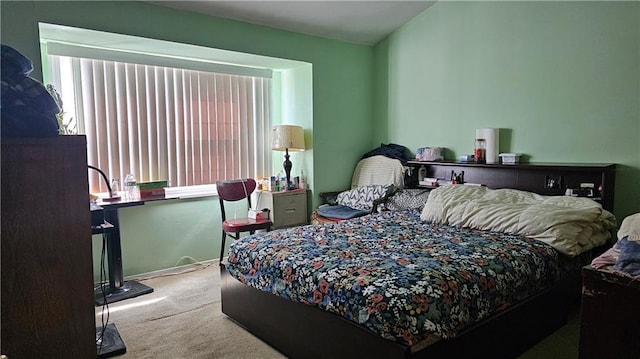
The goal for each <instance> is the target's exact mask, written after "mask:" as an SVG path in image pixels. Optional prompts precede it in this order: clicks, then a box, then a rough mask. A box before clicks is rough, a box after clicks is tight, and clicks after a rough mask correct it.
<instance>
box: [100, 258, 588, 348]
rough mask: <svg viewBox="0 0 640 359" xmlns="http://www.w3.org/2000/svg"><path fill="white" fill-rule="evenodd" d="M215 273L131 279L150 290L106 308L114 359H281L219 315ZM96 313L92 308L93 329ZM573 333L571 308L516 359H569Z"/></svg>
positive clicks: (187, 270) (200, 268) (207, 268)
mask: <svg viewBox="0 0 640 359" xmlns="http://www.w3.org/2000/svg"><path fill="white" fill-rule="evenodd" d="M219 270H220V268H219V266H218V264H217V263H212V264H200V265H190V266H184V267H178V268H176V269H174V270H173V271H171V272H162V273H155V274H150V275H149V276H148V277H137V278H135V279H136V280H139V281H140V282H142V283H144V284H146V285H148V286H150V287H152V288H154V292H153V293H150V294H146V295H143V296H140V297H137V298H131V299H127V300H124V301H120V302H116V303H112V304H110V305H109V311H108V312H109V321H108V322H109V323H113V324H115V326H116V328H117V329H118V332H119V333H120V336H121V337H122V339H123V341H124V343H125V345H126V348H127V351H126V353H125V354H122V355H119V356H117V358H123V359H128V358H135V359H146V358H153V359H163V358H172V359H175V358H190V359H191V358H193V359H200V358H202V359H205V358H206V359H213V358H229V359H244V358H247V359H250V358H261V359H262V358H264V359H271V358H284V356H283V355H282V354H280V353H279V352H278V351H276V350H275V349H273V348H271V347H270V346H269V345H267V344H265V343H264V342H262V341H260V340H259V339H258V338H256V337H254V336H253V335H251V334H250V333H248V332H247V331H245V330H244V329H242V328H241V327H240V326H238V325H237V324H235V323H234V322H233V321H232V320H230V319H229V318H227V317H226V316H225V315H224V314H223V313H222V312H221V307H220V271H219ZM102 309H103V308H102V307H96V326H100V325H101V323H102V322H103V315H102V312H103V310H102ZM578 334H579V312H578V310H577V309H576V310H575V311H573V312H572V313H571V316H570V318H569V323H567V325H565V326H564V327H562V328H560V329H559V330H558V331H556V332H555V333H554V334H552V335H551V336H549V337H547V338H546V339H545V340H543V341H542V342H540V343H539V344H537V345H536V346H534V347H533V348H531V349H530V350H529V351H527V352H526V353H524V354H523V355H521V356H520V357H518V359H536V358H541V359H542V358H544V359H575V358H577V357H578Z"/></svg>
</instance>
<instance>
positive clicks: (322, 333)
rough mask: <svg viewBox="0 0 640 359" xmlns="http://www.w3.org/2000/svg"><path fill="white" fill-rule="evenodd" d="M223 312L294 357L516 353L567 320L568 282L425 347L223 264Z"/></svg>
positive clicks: (496, 355)
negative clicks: (283, 293)
mask: <svg viewBox="0 0 640 359" xmlns="http://www.w3.org/2000/svg"><path fill="white" fill-rule="evenodd" d="M220 277H221V290H222V312H223V313H225V314H226V315H227V316H229V318H231V319H232V320H234V321H235V322H236V323H238V324H239V325H241V326H242V327H244V328H245V329H247V330H248V331H249V332H251V333H252V334H254V335H255V336H257V337H258V338H260V339H262V340H263V341H265V342H266V343H268V344H269V345H271V346H272V347H274V348H275V349H277V350H279V351H280V352H281V353H283V354H284V355H286V356H287V357H290V358H305V359H306V358H385V359H389V358H425V359H426V358H430V359H432V358H463V357H478V356H479V355H480V356H484V357H487V356H488V357H491V358H513V357H516V356H517V355H518V354H521V353H522V352H524V351H526V350H527V349H528V348H530V347H531V346H533V345H534V344H535V343H537V342H539V341H540V340H542V339H543V338H545V337H546V336H548V335H549V334H551V333H552V332H553V331H555V330H556V329H558V328H560V327H561V326H562V325H564V324H565V323H566V321H567V313H568V304H569V302H568V300H567V295H566V291H565V290H563V285H562V284H559V285H558V286H557V287H556V288H553V289H552V290H548V291H545V292H543V293H540V294H539V295H536V296H534V297H532V298H530V299H529V300H527V301H525V302H523V303H521V304H519V305H516V306H513V307H512V308H510V309H508V310H505V311H504V312H502V313H500V314H499V315H497V316H495V317H493V318H491V319H490V320H486V321H484V322H482V323H480V324H478V325H476V326H474V327H472V328H470V329H469V330H467V331H465V332H463V333H462V334H461V335H460V336H459V337H458V338H456V339H455V340H442V341H440V342H438V343H435V344H433V345H431V346H428V347H426V348H424V349H422V350H420V351H416V352H413V351H412V350H411V348H409V347H407V346H405V345H401V344H399V343H396V342H393V341H390V340H386V339H383V338H381V337H379V336H378V335H376V334H374V333H372V332H370V331H368V330H366V329H364V328H362V327H360V326H358V325H356V324H355V323H353V322H351V321H348V320H346V319H343V318H342V317H340V316H338V315H335V314H332V313H327V312H324V311H322V310H320V309H318V308H315V307H312V306H308V305H305V304H302V303H296V302H291V301H288V300H286V299H284V298H280V297H278V296H276V295H273V294H271V293H265V292H262V291H259V290H257V289H255V288H252V287H249V286H247V285H245V284H243V283H241V282H240V281H238V280H236V279H235V278H233V277H232V276H231V275H230V274H229V273H228V272H227V271H226V270H225V267H224V265H223V264H221V265H220Z"/></svg>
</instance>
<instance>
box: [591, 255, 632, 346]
mask: <svg viewBox="0 0 640 359" xmlns="http://www.w3.org/2000/svg"><path fill="white" fill-rule="evenodd" d="M582 275H583V287H582V307H581V314H580V351H579V353H580V358H581V359H598V358H601V359H608V358H616V359H624V358H628V359H638V358H640V281H639V280H634V279H632V278H630V277H626V276H621V275H618V274H616V273H612V272H610V271H607V270H597V269H594V268H592V267H591V266H590V265H588V266H586V267H584V268H583V269H582Z"/></svg>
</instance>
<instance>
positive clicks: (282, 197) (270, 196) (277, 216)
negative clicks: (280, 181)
mask: <svg viewBox="0 0 640 359" xmlns="http://www.w3.org/2000/svg"><path fill="white" fill-rule="evenodd" d="M251 201H252V202H251V203H253V207H254V208H255V209H263V208H268V209H269V211H270V218H271V221H272V222H273V226H272V227H271V228H272V229H278V228H286V227H294V226H302V225H305V224H308V223H309V220H308V216H307V190H305V189H297V190H291V191H280V192H270V191H255V192H254V194H253V198H252V199H251Z"/></svg>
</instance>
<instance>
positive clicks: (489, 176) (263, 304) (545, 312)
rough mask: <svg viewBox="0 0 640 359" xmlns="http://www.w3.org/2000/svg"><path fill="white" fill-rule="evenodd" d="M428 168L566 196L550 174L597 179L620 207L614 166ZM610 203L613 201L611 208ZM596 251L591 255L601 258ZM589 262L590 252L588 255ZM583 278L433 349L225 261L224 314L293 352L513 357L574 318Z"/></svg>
mask: <svg viewBox="0 0 640 359" xmlns="http://www.w3.org/2000/svg"><path fill="white" fill-rule="evenodd" d="M412 164H413V165H417V166H426V167H427V170H428V173H429V176H434V177H435V176H444V175H447V174H450V173H451V171H452V170H453V171H454V172H456V173H459V172H460V171H462V170H464V171H465V180H466V181H467V182H473V183H481V184H483V185H487V186H488V187H492V188H515V189H523V190H527V191H532V192H537V193H541V194H564V189H563V188H547V187H549V186H548V184H549V183H550V182H549V178H553V179H555V180H554V183H557V181H558V180H560V182H561V183H564V184H565V186H566V187H568V188H573V187H575V186H578V187H579V185H580V183H594V184H595V187H596V188H598V187H602V190H601V192H599V193H597V198H595V199H596V200H599V201H600V202H601V203H603V207H604V208H606V209H608V210H612V207H613V190H614V181H615V165H613V164H602V165H600V164H590V165H575V164H574V165H568V164H541V165H516V166H513V165H512V166H503V165H475V164H474V165H471V164H460V163H440V162H412ZM605 204H606V206H605ZM593 256H594V254H590V257H593ZM581 259H582V261H583V262H584V258H581ZM576 267H577V270H578V273H577V274H576V276H574V277H572V276H567V277H565V278H563V279H562V280H561V281H559V282H558V283H557V284H556V286H555V287H553V288H551V289H548V290H546V291H544V292H542V293H538V294H536V295H534V296H532V297H530V298H528V299H527V300H525V301H523V302H521V303H519V304H516V305H514V306H512V307H510V308H508V309H506V310H504V311H503V312H501V313H499V314H497V315H495V316H493V317H491V318H489V319H487V320H485V321H483V322H481V323H478V324H476V325H475V326H473V327H471V328H469V329H467V330H465V331H464V332H462V333H460V334H459V336H458V337H456V338H455V339H452V340H441V341H439V342H437V343H435V344H432V345H429V346H427V347H425V348H415V347H414V348H411V347H408V346H406V345H403V344H400V343H397V342H393V341H390V340H387V339H384V338H381V337H379V336H378V335H376V334H374V333H372V332H370V331H368V330H367V329H365V328H363V327H360V326H358V325H357V324H355V323H353V322H351V321H349V320H346V319H344V318H342V317H340V316H338V315H336V314H332V313H328V312H325V311H322V310H320V309H318V308H316V307H312V306H308V305H305V304H302V303H296V302H292V301H289V300H286V299H284V298H280V297H278V296H275V295H273V294H270V293H266V292H262V291H260V290H257V289H255V288H252V287H249V286H247V285H245V284H243V283H241V282H240V281H238V280H237V279H235V278H234V277H232V276H231V275H230V274H229V273H228V272H227V271H226V268H225V267H224V264H221V265H220V276H221V291H222V312H223V313H225V314H226V315H227V316H228V317H229V318H231V319H232V320H234V321H235V322H236V323H238V324H239V325H240V326H242V327H244V328H245V329H246V330H248V331H249V332H251V333H252V334H254V335H255V336H257V337H258V338H260V339H262V340H263V341H265V342H266V343H268V344H269V345H271V346H272V347H274V348H275V349H277V350H279V351H280V352H281V353H282V354H284V355H286V356H287V357H290V358H351V357H353V358H356V357H357V358H385V359H388V358H443V357H447V358H456V357H476V356H479V355H480V356H484V357H486V356H488V357H491V358H513V357H516V356H518V355H519V354H521V353H523V352H524V351H526V350H527V349H528V348H530V347H531V346H533V345H534V344H536V343H537V342H539V341H540V340H542V339H544V338H545V337H546V336H548V335H549V334H551V333H552V332H554V331H555V330H557V329H558V328H560V327H561V326H563V325H564V324H565V323H566V322H567V316H568V311H569V308H570V306H571V305H572V304H574V303H577V298H579V296H578V295H577V294H579V292H577V293H576V288H578V289H579V288H580V282H579V280H580V279H579V278H580V276H579V275H578V274H579V268H580V265H576Z"/></svg>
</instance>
